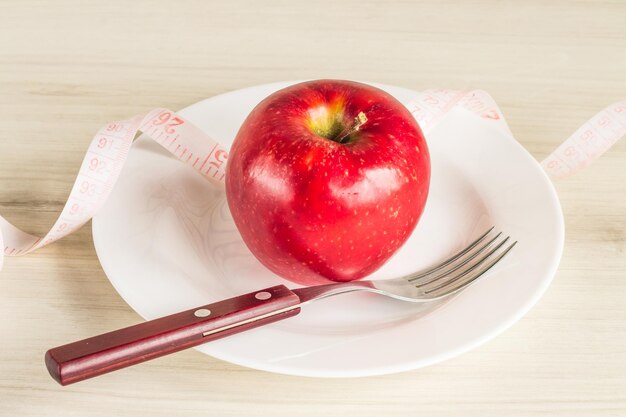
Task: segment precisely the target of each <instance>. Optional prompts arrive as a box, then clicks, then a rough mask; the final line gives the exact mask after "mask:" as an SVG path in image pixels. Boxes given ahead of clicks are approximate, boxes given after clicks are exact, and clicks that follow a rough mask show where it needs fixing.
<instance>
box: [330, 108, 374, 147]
mask: <svg viewBox="0 0 626 417" xmlns="http://www.w3.org/2000/svg"><path fill="white" fill-rule="evenodd" d="M365 122H367V116H366V115H365V113H363V112H359V114H357V116H356V117H355V118H354V121H353V122H352V124H351V125H350V126H348V127H346V128H345V129H344V130H343V131H342V132H341V133H340V134H339V135H338V136H337V139H335V141H337V142H339V143H345V140H346V139H348V137H349V136H350V135H351V134H353V133H354V132H356V131H358V130H359V129H360V128H361V126H363V125H364V124H365Z"/></svg>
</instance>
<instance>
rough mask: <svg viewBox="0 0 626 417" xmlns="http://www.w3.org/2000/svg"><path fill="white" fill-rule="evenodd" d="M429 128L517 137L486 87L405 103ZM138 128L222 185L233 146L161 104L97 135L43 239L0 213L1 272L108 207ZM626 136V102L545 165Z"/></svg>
mask: <svg viewBox="0 0 626 417" xmlns="http://www.w3.org/2000/svg"><path fill="white" fill-rule="evenodd" d="M407 107H408V108H409V110H410V111H411V113H412V114H413V116H415V118H416V120H417V121H418V123H419V125H420V126H421V128H422V130H423V131H424V132H425V133H427V132H428V131H430V130H431V129H432V128H433V127H434V126H436V125H437V124H438V123H439V122H440V121H441V120H442V119H443V117H444V116H445V115H446V114H447V113H448V112H449V111H450V110H452V109H453V108H457V107H460V108H463V109H466V110H468V111H470V112H472V113H474V114H476V115H477V116H478V117H480V118H482V119H484V120H488V121H489V122H491V123H492V124H493V125H494V126H497V127H498V128H500V129H502V130H504V131H505V132H507V133H508V134H511V132H510V130H509V127H508V125H507V123H506V121H505V119H504V115H503V114H502V111H501V110H500V108H499V107H498V105H497V104H496V102H495V100H494V99H493V98H492V97H491V96H490V95H489V94H487V93H486V92H484V91H481V90H474V91H469V92H468V91H454V90H427V91H424V92H422V93H420V94H419V95H418V96H416V99H415V100H414V101H412V102H411V103H409V104H408V105H407ZM139 132H143V133H144V134H146V135H148V136H149V137H150V138H152V139H153V140H155V141H156V142H157V143H159V144H160V145H161V146H163V147H164V148H165V149H167V150H168V151H170V152H171V153H172V155H174V156H175V157H176V158H178V159H179V160H180V161H182V162H184V163H185V164H187V165H189V166H191V167H192V168H193V169H195V170H196V171H198V172H199V173H200V174H201V175H204V176H205V177H207V178H208V179H209V180H210V181H213V182H215V183H217V184H223V183H224V176H225V168H226V161H227V159H228V151H227V150H226V149H225V148H224V147H223V146H221V145H220V144H219V142H217V141H216V140H214V139H212V138H211V137H209V136H208V135H207V134H206V133H204V132H203V131H202V130H200V129H199V128H198V127H196V126H194V125H193V124H191V123H190V122H188V121H187V120H185V119H184V118H183V117H181V116H180V115H178V114H176V113H175V112H173V111H171V110H168V109H164V108H158V109H154V110H152V111H150V112H148V113H147V114H145V115H138V116H135V117H132V118H130V119H128V120H123V121H118V122H112V123H109V124H107V125H106V126H104V127H103V128H101V129H100V130H99V131H98V133H97V134H96V135H95V137H94V138H93V139H92V141H91V143H90V144H89V147H88V149H87V153H86V155H85V158H84V159H83V162H82V165H81V167H80V171H79V173H78V176H77V177H76V181H75V182H74V186H73V187H72V190H71V192H70V195H69V197H68V199H67V202H66V203H65V206H64V207H63V210H62V211H61V214H60V216H59V218H58V219H57V221H56V222H55V223H54V225H53V226H52V228H51V229H50V231H49V232H48V233H47V234H46V235H45V236H43V237H37V236H33V235H31V234H28V233H25V232H23V231H21V230H20V229H18V228H17V227H15V226H13V225H12V224H11V223H9V222H8V221H7V220H5V219H4V218H3V217H2V216H0V248H3V249H4V250H2V251H0V270H1V269H2V265H3V262H4V255H6V256H22V255H26V254H28V253H30V252H32V251H34V250H37V249H39V248H41V247H43V246H46V245H48V244H50V243H52V242H54V241H55V240H58V239H61V238H62V237H64V236H67V235H68V234H70V233H72V232H74V231H75V230H77V229H79V228H80V227H81V226H82V225H84V224H85V223H86V222H87V221H89V220H90V219H91V218H92V217H93V216H94V215H95V214H96V213H97V212H98V210H99V209H100V207H102V205H103V204H104V202H105V201H106V200H107V198H108V196H109V195H110V194H111V191H112V190H113V186H114V185H115V182H116V181H117V178H118V177H119V175H120V172H121V171H122V167H123V166H124V162H125V161H126V158H127V156H128V152H129V151H130V148H131V145H132V143H133V141H134V139H135V137H136V136H137V134H138V133H139ZM625 134H626V101H624V102H619V103H616V104H614V105H612V106H609V107H607V108H606V109H604V110H602V111H601V112H600V113H598V114H596V115H595V116H594V117H592V118H591V119H590V120H589V121H588V122H587V123H585V124H584V125H583V126H581V127H580V128H579V129H578V130H577V131H576V132H574V134H573V135H572V136H570V137H569V138H568V139H567V140H566V141H565V142H563V144H562V145H561V146H559V147H558V148H557V149H556V150H555V151H554V152H552V154H550V155H549V156H548V157H547V158H546V159H545V160H544V161H543V162H541V165H542V167H543V168H544V170H545V171H546V172H547V173H548V175H550V176H551V177H552V178H553V179H560V178H564V177H566V176H569V175H572V174H574V173H575V172H578V171H579V170H581V169H582V168H584V167H586V166H587V165H589V164H590V163H591V162H592V161H593V160H594V159H596V158H597V157H599V156H600V155H601V154H603V153H604V152H606V151H607V150H608V149H609V148H610V147H611V146H612V145H613V144H614V143H615V142H617V141H618V140H619V139H620V138H621V137H622V136H624V135H625Z"/></svg>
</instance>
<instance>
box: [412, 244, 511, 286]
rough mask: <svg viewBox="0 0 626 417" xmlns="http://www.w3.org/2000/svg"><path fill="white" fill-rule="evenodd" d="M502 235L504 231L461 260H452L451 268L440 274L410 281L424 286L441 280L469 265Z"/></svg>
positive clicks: (467, 253)
mask: <svg viewBox="0 0 626 417" xmlns="http://www.w3.org/2000/svg"><path fill="white" fill-rule="evenodd" d="M500 236H502V232H498V234H497V235H495V237H493V238H491V239H489V241H488V242H487V243H485V244H483V245H482V246H480V247H479V248H477V249H476V250H474V251H469V252H466V253H465V254H464V255H466V256H462V257H459V258H457V260H460V261H459V262H452V263H450V264H448V265H447V266H450V268H448V269H445V270H443V271H441V272H440V273H439V274H437V275H435V276H430V275H431V274H426V275H423V276H421V277H420V278H411V279H409V282H413V283H414V284H415V285H418V286H422V285H426V284H430V283H431V282H435V281H439V280H440V279H442V278H445V277H447V276H450V274H451V273H453V272H454V271H457V270H458V269H460V268H462V267H463V266H465V265H467V264H468V263H469V262H470V261H471V260H472V259H474V258H476V257H477V256H478V255H480V254H481V253H482V252H483V251H484V250H485V249H487V248H489V247H490V246H491V245H492V244H493V243H494V242H495V241H497V240H498V238H499V237H500ZM439 269H440V270H441V269H443V268H439Z"/></svg>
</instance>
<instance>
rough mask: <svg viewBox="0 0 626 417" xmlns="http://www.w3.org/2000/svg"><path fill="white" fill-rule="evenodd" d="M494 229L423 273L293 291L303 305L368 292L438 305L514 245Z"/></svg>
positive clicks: (508, 238)
mask: <svg viewBox="0 0 626 417" xmlns="http://www.w3.org/2000/svg"><path fill="white" fill-rule="evenodd" d="M494 229H495V227H491V228H490V229H489V230H487V231H486V232H484V233H483V234H482V235H481V236H480V237H478V238H477V239H476V240H474V241H473V242H472V243H470V244H469V245H468V246H467V247H466V248H464V249H462V250H461V251H459V252H457V253H455V254H454V255H452V256H451V257H450V258H448V259H446V260H445V261H443V262H441V263H439V264H437V265H435V266H433V267H432V268H429V269H427V270H424V271H421V272H415V273H412V274H409V275H405V276H403V277H400V278H394V279H389V280H371V281H351V282H346V283H340V284H327V285H318V286H314V287H305V288H298V289H295V290H292V291H293V292H294V293H296V294H297V295H298V297H299V298H300V300H301V302H300V305H303V304H306V303H310V302H313V301H316V300H320V299H322V298H327V297H331V296H334V295H338V294H345V293H348V292H353V291H369V292H374V293H376V294H380V295H385V296H387V297H392V298H396V299H398V300H403V301H410V302H414V303H425V302H431V301H436V300H439V299H442V298H445V297H448V296H450V295H452V294H455V293H457V292H459V291H461V290H463V289H465V288H467V287H468V286H469V285H471V284H472V283H474V282H475V281H476V280H477V279H478V278H480V277H481V276H483V275H484V274H485V273H486V272H487V271H489V270H490V269H491V268H492V267H493V266H494V265H496V264H497V263H498V262H499V261H500V260H501V259H502V258H504V257H505V256H506V254H507V253H509V251H510V250H511V249H513V247H515V245H516V244H517V241H515V242H513V243H509V244H508V245H507V243H508V242H509V241H510V239H511V238H510V236H506V237H505V236H503V235H502V232H498V233H495V232H494Z"/></svg>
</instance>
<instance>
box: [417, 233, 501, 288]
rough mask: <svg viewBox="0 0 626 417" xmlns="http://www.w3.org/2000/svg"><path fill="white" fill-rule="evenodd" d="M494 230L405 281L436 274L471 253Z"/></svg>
mask: <svg viewBox="0 0 626 417" xmlns="http://www.w3.org/2000/svg"><path fill="white" fill-rule="evenodd" d="M494 228H495V226H491V228H490V229H489V230H487V231H486V232H485V233H483V234H482V235H480V236H479V237H478V238H477V239H476V240H474V241H473V242H472V243H470V244H469V245H468V246H467V247H466V248H464V249H461V250H460V251H459V252H457V253H455V254H454V255H452V256H451V257H450V258H448V259H446V260H445V261H443V262H442V263H440V264H438V265H436V266H434V267H433V268H430V269H428V270H426V271H422V272H418V273H416V274H412V275H410V276H408V277H407V279H408V280H409V281H411V282H413V281H415V280H417V279H420V278H422V277H425V276H427V275H430V274H432V273H433V272H437V271H439V270H440V269H442V268H445V267H446V266H448V265H450V264H451V263H453V262H454V261H456V260H457V259H459V258H460V257H462V256H463V255H465V254H466V253H468V252H469V251H471V250H472V249H474V248H475V247H476V245H478V244H479V243H480V242H482V241H483V240H484V239H485V238H486V237H487V235H488V234H489V233H491V231H492V230H493V229H494Z"/></svg>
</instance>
